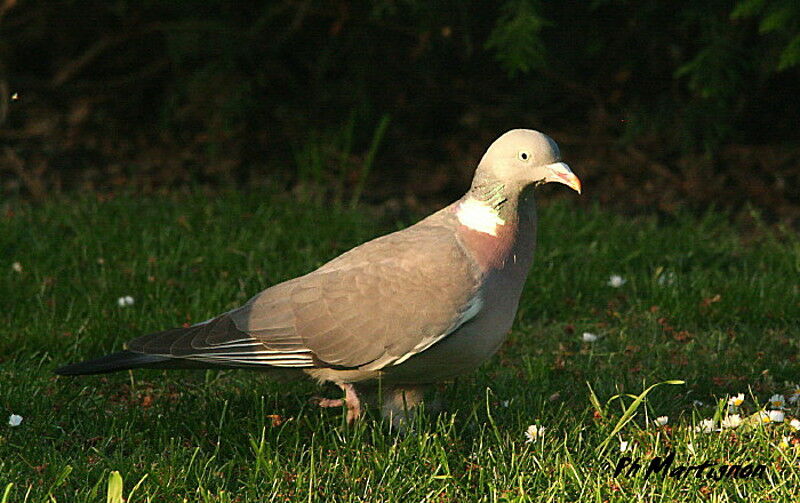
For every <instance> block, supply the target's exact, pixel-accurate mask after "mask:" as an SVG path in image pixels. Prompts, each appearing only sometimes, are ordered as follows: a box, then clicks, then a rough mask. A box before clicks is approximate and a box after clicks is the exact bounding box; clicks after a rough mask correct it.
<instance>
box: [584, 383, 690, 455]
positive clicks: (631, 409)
mask: <svg viewBox="0 0 800 503" xmlns="http://www.w3.org/2000/svg"><path fill="white" fill-rule="evenodd" d="M662 384H686V382H685V381H680V380H676V379H673V380H669V381H663V382H659V383H656V384H653V385H651V386H650V387H648V388H647V389H645V390H644V391H643V392H642V393H641V394H640V395H638V396H636V398H635V399H634V400H633V402H632V403H631V404H630V405H629V406H628V408H627V409H625V412H624V413H623V414H622V417H620V418H619V421H617V424H616V425H614V429H613V430H611V433H609V434H608V436H607V437H606V438H605V440H603V442H602V443H601V444H600V445H599V446H598V447H597V452H603V451H604V450H605V448H606V447H607V446H608V444H609V442H611V440H613V438H614V437H615V436H616V434H617V433H619V432H620V431H622V429H623V428H624V427H625V426H626V425H627V424H628V423H630V422H631V420H633V418H634V417H635V416H636V411H637V410H638V409H639V406H640V405H641V404H642V402H644V399H645V398H646V397H647V394H648V393H650V392H651V391H652V390H654V389H655V388H657V387H658V386H661V385H662ZM618 397H619V395H617V396H614V397H612V398H611V400H613V399H614V398H618ZM609 401H610V400H609Z"/></svg>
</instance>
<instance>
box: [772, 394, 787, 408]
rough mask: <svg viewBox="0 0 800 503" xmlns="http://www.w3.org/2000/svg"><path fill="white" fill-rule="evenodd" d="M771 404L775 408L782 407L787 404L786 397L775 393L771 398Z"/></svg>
mask: <svg viewBox="0 0 800 503" xmlns="http://www.w3.org/2000/svg"><path fill="white" fill-rule="evenodd" d="M769 404H770V405H771V406H772V408H773V409H782V408H783V406H784V404H786V399H785V398H784V397H783V395H778V394H775V395H772V396H771V397H770V398H769Z"/></svg>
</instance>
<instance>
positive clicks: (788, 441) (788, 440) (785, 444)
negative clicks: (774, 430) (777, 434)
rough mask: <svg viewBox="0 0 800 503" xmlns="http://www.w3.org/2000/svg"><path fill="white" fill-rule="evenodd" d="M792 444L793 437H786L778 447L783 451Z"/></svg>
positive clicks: (782, 438)
mask: <svg viewBox="0 0 800 503" xmlns="http://www.w3.org/2000/svg"><path fill="white" fill-rule="evenodd" d="M791 443H792V437H787V436H785V435H784V436H783V437H781V443H780V444H778V447H780V448H781V449H786V448H788V447H789V445H791Z"/></svg>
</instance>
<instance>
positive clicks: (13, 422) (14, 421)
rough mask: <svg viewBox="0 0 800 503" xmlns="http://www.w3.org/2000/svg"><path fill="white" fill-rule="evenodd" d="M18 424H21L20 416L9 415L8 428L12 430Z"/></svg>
mask: <svg viewBox="0 0 800 503" xmlns="http://www.w3.org/2000/svg"><path fill="white" fill-rule="evenodd" d="M20 424H22V416H20V415H17V414H11V415H10V416H8V425H9V426H11V427H12V428H13V427H15V426H19V425H20Z"/></svg>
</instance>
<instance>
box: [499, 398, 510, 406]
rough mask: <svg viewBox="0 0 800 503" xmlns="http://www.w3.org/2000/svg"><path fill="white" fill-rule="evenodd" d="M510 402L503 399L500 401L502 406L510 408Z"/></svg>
mask: <svg viewBox="0 0 800 503" xmlns="http://www.w3.org/2000/svg"><path fill="white" fill-rule="evenodd" d="M508 403H509V401H508V400H503V401H501V402H500V406H501V407H506V408H508Z"/></svg>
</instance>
